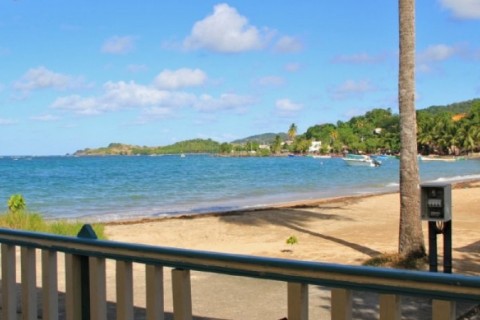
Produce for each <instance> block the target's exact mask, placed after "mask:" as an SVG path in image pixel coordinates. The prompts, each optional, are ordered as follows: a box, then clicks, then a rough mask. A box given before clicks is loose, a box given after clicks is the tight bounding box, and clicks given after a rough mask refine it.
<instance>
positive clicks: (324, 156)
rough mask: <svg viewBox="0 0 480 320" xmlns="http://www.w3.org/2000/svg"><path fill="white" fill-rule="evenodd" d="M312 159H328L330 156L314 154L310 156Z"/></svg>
mask: <svg viewBox="0 0 480 320" xmlns="http://www.w3.org/2000/svg"><path fill="white" fill-rule="evenodd" d="M311 157H312V158H313V159H330V158H331V157H332V156H331V155H328V154H325V155H324V154H320V155H319V154H314V155H312V156H311Z"/></svg>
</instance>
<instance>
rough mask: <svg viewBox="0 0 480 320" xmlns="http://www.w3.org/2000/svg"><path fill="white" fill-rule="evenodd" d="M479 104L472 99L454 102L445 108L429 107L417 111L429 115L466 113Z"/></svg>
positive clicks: (478, 100)
mask: <svg viewBox="0 0 480 320" xmlns="http://www.w3.org/2000/svg"><path fill="white" fill-rule="evenodd" d="M478 102H480V99H472V100H467V101H462V102H455V103H452V104H448V105H445V106H430V107H428V108H425V109H422V110H419V111H420V112H427V113H431V114H439V113H442V112H449V113H453V114H461V113H467V112H469V111H470V110H471V109H472V106H473V105H474V104H475V103H478Z"/></svg>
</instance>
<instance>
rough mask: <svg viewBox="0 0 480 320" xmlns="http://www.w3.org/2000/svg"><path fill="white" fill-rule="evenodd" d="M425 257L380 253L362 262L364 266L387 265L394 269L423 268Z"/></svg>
mask: <svg viewBox="0 0 480 320" xmlns="http://www.w3.org/2000/svg"><path fill="white" fill-rule="evenodd" d="M426 263H427V259H426V257H402V256H400V255H399V254H398V253H382V254H380V255H378V256H375V257H372V258H370V259H368V260H366V261H364V262H363V263H362V265H364V266H371V267H388V268H396V269H409V270H423V269H425V265H426Z"/></svg>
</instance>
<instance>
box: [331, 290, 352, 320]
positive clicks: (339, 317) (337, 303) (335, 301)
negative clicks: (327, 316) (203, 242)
mask: <svg viewBox="0 0 480 320" xmlns="http://www.w3.org/2000/svg"><path fill="white" fill-rule="evenodd" d="M331 304H332V305H331V308H332V319H335V320H351V319H352V291H351V290H346V289H338V288H336V289H332V301H331Z"/></svg>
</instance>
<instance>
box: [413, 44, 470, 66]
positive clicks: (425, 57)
mask: <svg viewBox="0 0 480 320" xmlns="http://www.w3.org/2000/svg"><path fill="white" fill-rule="evenodd" d="M461 52H462V49H461V46H448V45H445V44H437V45H432V46H429V47H428V48H426V49H425V50H424V51H422V52H420V53H419V54H418V56H417V58H418V63H417V69H418V71H419V72H423V73H429V72H432V71H435V64H437V63H440V62H442V61H445V60H448V59H450V58H452V57H453V56H455V55H457V54H459V53H461Z"/></svg>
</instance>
